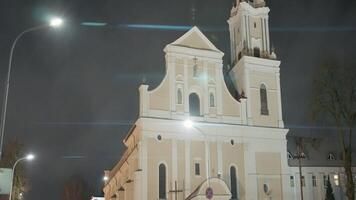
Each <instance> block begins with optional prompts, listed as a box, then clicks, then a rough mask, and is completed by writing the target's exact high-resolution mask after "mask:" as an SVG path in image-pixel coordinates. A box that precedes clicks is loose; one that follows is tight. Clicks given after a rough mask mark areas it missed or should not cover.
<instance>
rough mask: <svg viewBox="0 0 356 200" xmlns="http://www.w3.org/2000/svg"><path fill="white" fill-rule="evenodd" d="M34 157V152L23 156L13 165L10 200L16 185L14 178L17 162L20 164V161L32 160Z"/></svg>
mask: <svg viewBox="0 0 356 200" xmlns="http://www.w3.org/2000/svg"><path fill="white" fill-rule="evenodd" d="M34 158H35V155H33V154H28V155H27V156H25V157H22V158H20V159H18V160H16V162H15V164H14V165H13V167H12V177H11V185H10V195H9V200H11V195H12V187H13V185H14V178H15V169H16V166H17V164H18V163H19V162H20V161H22V160H27V161H31V160H33V159H34Z"/></svg>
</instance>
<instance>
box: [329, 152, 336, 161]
mask: <svg viewBox="0 0 356 200" xmlns="http://www.w3.org/2000/svg"><path fill="white" fill-rule="evenodd" d="M328 160H336V157H335V155H334V154H333V153H329V154H328Z"/></svg>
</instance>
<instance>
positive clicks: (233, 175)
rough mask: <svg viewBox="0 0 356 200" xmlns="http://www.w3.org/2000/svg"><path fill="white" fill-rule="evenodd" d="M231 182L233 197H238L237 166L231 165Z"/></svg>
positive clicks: (233, 199) (233, 198)
mask: <svg viewBox="0 0 356 200" xmlns="http://www.w3.org/2000/svg"><path fill="white" fill-rule="evenodd" d="M230 183H231V199H232V200H235V199H237V177H236V168H235V167H234V166H232V167H230Z"/></svg>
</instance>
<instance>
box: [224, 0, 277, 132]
mask: <svg viewBox="0 0 356 200" xmlns="http://www.w3.org/2000/svg"><path fill="white" fill-rule="evenodd" d="M269 11H270V9H269V8H268V7H266V3H265V1H264V0H246V1H240V0H236V5H234V6H233V8H232V9H231V13H230V18H229V19H228V24H229V30H230V47H231V65H232V66H233V67H232V69H231V71H230V76H231V78H232V80H233V83H234V85H235V88H236V89H237V90H238V92H239V93H240V94H242V95H243V96H245V97H246V98H247V109H246V110H247V116H246V117H247V121H248V124H249V125H255V126H268V127H284V125H283V119H282V106H281V90H280V78H279V65H280V61H278V60H276V59H277V57H276V54H275V53H274V52H273V50H271V47H270V35H269V34H270V33H269V24H268V14H269Z"/></svg>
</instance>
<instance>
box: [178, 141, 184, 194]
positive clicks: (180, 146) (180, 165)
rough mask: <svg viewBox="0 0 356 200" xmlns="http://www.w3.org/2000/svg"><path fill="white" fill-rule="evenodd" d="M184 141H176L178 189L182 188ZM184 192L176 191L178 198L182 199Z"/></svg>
mask: <svg viewBox="0 0 356 200" xmlns="http://www.w3.org/2000/svg"><path fill="white" fill-rule="evenodd" d="M184 149H185V143H184V141H183V140H178V141H177V154H178V176H177V179H178V181H177V182H178V189H182V188H184V178H185V153H184ZM183 195H184V192H180V193H178V199H184V196H183Z"/></svg>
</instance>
